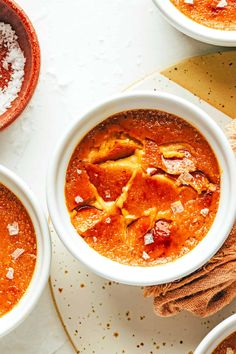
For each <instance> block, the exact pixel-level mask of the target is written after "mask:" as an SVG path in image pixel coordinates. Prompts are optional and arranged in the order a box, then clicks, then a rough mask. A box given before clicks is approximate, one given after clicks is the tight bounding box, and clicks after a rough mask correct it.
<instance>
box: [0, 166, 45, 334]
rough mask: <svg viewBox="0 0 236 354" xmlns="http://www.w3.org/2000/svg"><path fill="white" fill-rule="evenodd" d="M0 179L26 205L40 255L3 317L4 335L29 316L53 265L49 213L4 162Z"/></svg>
mask: <svg viewBox="0 0 236 354" xmlns="http://www.w3.org/2000/svg"><path fill="white" fill-rule="evenodd" d="M0 183H2V184H3V185H4V186H6V187H7V188H8V189H9V190H10V191H11V192H13V193H14V194H15V195H16V196H17V198H18V199H19V200H20V201H21V203H22V204H23V205H24V207H25V208H26V210H27V212H28V214H29V216H30V218H31V220H32V223H33V225H34V228H35V233H36V240H37V259H36V265H35V270H34V273H33V276H32V279H31V281H30V284H29V286H28V288H27V289H26V292H25V294H24V295H23V296H22V297H21V299H20V300H19V302H18V303H17V304H16V305H15V306H14V307H13V308H12V309H11V310H10V311H9V312H7V313H6V314H4V315H3V316H2V317H0V337H3V336H5V335H6V334H8V333H9V332H11V331H12V330H13V329H15V328H16V327H17V326H18V325H19V324H20V323H21V322H23V321H24V320H25V319H26V317H27V316H28V315H29V314H30V312H31V311H32V310H33V308H34V307H35V305H36V303H37V302H38V300H39V298H40V296H41V294H42V291H43V290H44V288H45V285H46V283H47V281H48V277H49V271H50V265H51V240H50V234H49V229H48V223H47V220H46V217H45V215H44V213H43V211H42V209H41V206H40V205H39V203H38V200H37V199H36V197H35V196H34V194H33V193H32V191H31V190H30V189H29V187H28V186H27V185H26V183H25V182H23V180H22V179H21V178H20V177H18V176H17V175H16V174H15V173H13V172H12V171H11V170H9V169H8V168H6V167H5V166H3V165H0Z"/></svg>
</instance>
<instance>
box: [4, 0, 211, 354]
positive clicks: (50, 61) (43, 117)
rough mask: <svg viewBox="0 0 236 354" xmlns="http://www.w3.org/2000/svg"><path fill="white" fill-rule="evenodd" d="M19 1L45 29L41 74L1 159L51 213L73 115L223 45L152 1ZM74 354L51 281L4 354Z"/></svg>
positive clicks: (39, 29) (11, 129)
mask: <svg viewBox="0 0 236 354" xmlns="http://www.w3.org/2000/svg"><path fill="white" fill-rule="evenodd" d="M18 2H19V3H20V5H21V6H22V7H23V8H24V10H25V11H26V12H27V14H28V15H29V17H30V18H31V20H32V22H33V24H34V26H35V28H36V30H37V33H38V37H39V41H40V44H41V50H42V68H41V78H40V82H39V85H38V87H37V90H36V92H35V95H34V97H33V99H32V101H31V103H30V105H29V106H28V108H27V109H26V111H25V112H24V113H23V114H22V117H21V118H20V119H18V120H17V121H16V122H15V123H14V124H12V126H11V127H9V128H7V129H6V130H5V131H3V132H1V133H0V163H1V164H3V165H5V166H7V167H8V168H10V169H12V170H13V171H15V172H16V173H17V174H18V175H20V176H21V177H22V178H23V179H24V180H25V181H26V182H27V183H28V184H29V186H30V187H31V188H32V190H33V191H34V192H35V194H36V195H37V197H38V198H39V199H40V201H41V203H42V206H43V207H44V209H45V212H47V210H46V203H45V177H46V172H47V165H48V161H49V159H50V156H51V153H52V151H53V148H54V145H55V143H56V142H57V140H58V138H59V137H60V136H61V135H62V134H63V131H64V129H65V127H66V126H67V125H68V124H70V122H71V121H72V120H73V119H76V118H77V117H78V116H79V115H80V113H81V112H82V111H84V110H86V109H87V108H88V107H90V106H91V105H93V104H94V103H95V102H96V101H98V100H100V99H102V98H106V97H107V96H109V95H112V94H114V93H117V92H120V91H121V90H123V89H124V88H126V87H127V86H129V85H130V84H131V83H132V82H134V81H136V80H139V79H141V78H142V77H144V76H146V75H148V74H150V73H151V72H153V71H155V70H158V69H160V68H162V67H166V66H168V65H170V64H173V63H174V62H176V61H179V60H181V59H183V58H185V57H188V56H192V55H197V54H204V53H207V52H209V51H213V50H216V48H215V47H213V46H210V45H206V44H202V43H200V42H197V41H194V40H192V39H190V38H187V37H186V36H184V35H182V34H180V33H179V32H177V31H176V30H175V29H173V28H172V27H170V26H169V25H168V24H167V23H166V22H165V20H164V19H162V17H161V16H160V14H159V13H158V11H157V9H156V8H155V6H154V5H153V3H152V1H151V0H128V1H127V0H113V1H111V0H100V1H98V0H70V1H69V0H50V1H48V0H41V1H36V0H19V1H18ZM73 352H74V350H73V349H72V348H71V346H70V343H69V341H68V339H67V337H66V335H65V333H64V331H63V329H62V326H61V324H60V322H59V319H58V317H57V314H56V312H55V309H54V306H53V303H52V300H51V297H50V291H49V287H48V288H47V289H46V290H45V292H44V294H43V296H42V298H41V300H40V302H39V304H38V305H37V307H36V308H35V310H34V311H33V313H32V314H31V315H30V317H29V318H28V319H27V320H26V321H25V322H24V323H23V324H22V325H21V326H20V327H19V328H17V329H16V330H15V331H14V332H13V333H11V334H9V335H8V336H6V337H4V338H3V339H1V342H0V353H1V354H71V353H73ZM88 354H89V353H88Z"/></svg>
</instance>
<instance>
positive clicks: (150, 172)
mask: <svg viewBox="0 0 236 354" xmlns="http://www.w3.org/2000/svg"><path fill="white" fill-rule="evenodd" d="M156 171H157V169H156V168H154V167H148V168H147V169H146V172H147V174H148V175H149V176H152V175H154V174H155V173H156Z"/></svg>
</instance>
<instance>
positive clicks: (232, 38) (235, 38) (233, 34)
mask: <svg viewBox="0 0 236 354" xmlns="http://www.w3.org/2000/svg"><path fill="white" fill-rule="evenodd" d="M153 2H154V4H155V5H156V6H157V7H158V9H159V10H160V12H161V14H162V15H163V16H164V17H165V18H166V20H167V21H168V22H169V23H170V24H171V25H172V26H174V27H175V28H177V29H178V30H179V31H181V32H183V33H184V34H186V35H188V36H190V37H192V38H194V39H197V40H199V41H202V42H205V43H209V44H214V45H219V46H228V47H234V46H235V45H236V30H233V31H230V30H229V31H227V30H220V29H215V28H211V27H207V26H204V25H202V24H200V23H197V22H195V21H194V20H192V19H190V18H189V17H187V16H186V15H184V14H183V13H182V12H181V11H180V10H178V9H177V8H176V7H175V6H174V4H173V3H172V2H171V1H170V0H165V1H163V0H153Z"/></svg>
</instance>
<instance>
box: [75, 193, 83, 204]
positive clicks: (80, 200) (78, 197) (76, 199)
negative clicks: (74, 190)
mask: <svg viewBox="0 0 236 354" xmlns="http://www.w3.org/2000/svg"><path fill="white" fill-rule="evenodd" d="M83 201H84V200H83V198H81V197H80V196H79V195H77V197H75V202H76V203H77V204H79V203H83Z"/></svg>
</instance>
